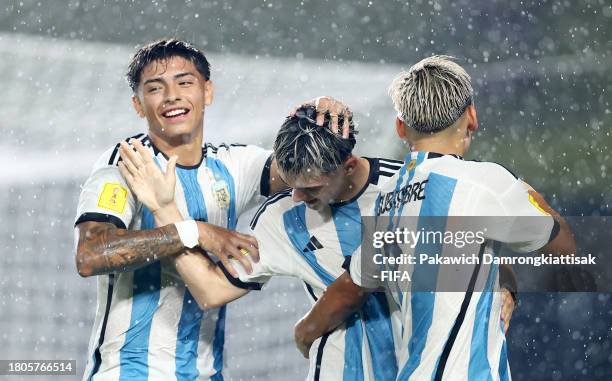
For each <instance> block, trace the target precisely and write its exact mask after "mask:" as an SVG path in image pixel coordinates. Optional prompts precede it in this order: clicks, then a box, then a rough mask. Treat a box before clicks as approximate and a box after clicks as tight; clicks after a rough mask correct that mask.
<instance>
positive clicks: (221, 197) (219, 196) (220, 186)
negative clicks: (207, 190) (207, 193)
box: [212, 180, 230, 209]
mask: <svg viewBox="0 0 612 381" xmlns="http://www.w3.org/2000/svg"><path fill="white" fill-rule="evenodd" d="M212 194H213V197H214V198H215V202H216V203H217V205H218V206H219V208H221V209H228V208H229V205H230V193H229V187H228V186H227V183H226V182H225V181H223V180H219V181H215V182H214V183H213V185H212Z"/></svg>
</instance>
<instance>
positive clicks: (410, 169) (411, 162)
mask: <svg viewBox="0 0 612 381" xmlns="http://www.w3.org/2000/svg"><path fill="white" fill-rule="evenodd" d="M416 162H417V161H416V159H412V160H410V162H409V163H408V166H407V167H406V170H407V171H412V170H413V169H414V167H416Z"/></svg>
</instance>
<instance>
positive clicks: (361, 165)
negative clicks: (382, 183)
mask: <svg viewBox="0 0 612 381" xmlns="http://www.w3.org/2000/svg"><path fill="white" fill-rule="evenodd" d="M369 177H370V162H369V161H368V160H367V159H364V158H362V157H360V158H359V161H358V162H357V165H356V166H355V170H354V172H353V174H352V175H351V176H347V177H346V184H345V189H346V190H345V191H344V192H342V193H341V194H340V196H338V198H339V199H340V200H339V201H340V202H342V201H346V200H350V199H352V198H353V197H355V196H357V194H358V193H359V192H361V190H362V189H363V187H365V186H366V184H367V183H368V178H369Z"/></svg>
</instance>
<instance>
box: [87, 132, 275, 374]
mask: <svg viewBox="0 0 612 381" xmlns="http://www.w3.org/2000/svg"><path fill="white" fill-rule="evenodd" d="M134 138H137V139H139V140H140V141H141V142H142V143H143V144H144V145H145V146H146V147H147V148H148V149H149V150H150V152H151V154H152V156H153V157H154V160H155V161H156V162H157V163H158V164H159V166H160V167H161V168H163V169H164V170H165V168H166V165H167V157H165V155H164V154H163V153H161V152H160V151H159V150H157V149H156V148H155V147H154V146H152V144H151V142H150V140H149V137H148V136H146V135H144V134H140V135H136V136H135V137H134ZM126 141H127V140H126ZM118 147H119V146H118V145H117V146H115V147H113V148H111V149H110V150H108V151H107V152H105V153H104V154H103V155H102V156H101V157H100V159H99V160H98V161H97V163H96V164H95V166H94V168H93V171H92V173H91V174H90V176H89V178H88V179H87V181H86V182H85V185H84V186H83V189H82V192H81V196H80V198H79V204H78V211H77V221H76V224H79V223H81V222H84V221H99V222H110V223H113V224H114V225H116V226H117V227H119V228H122V229H126V228H127V229H130V230H144V229H151V228H154V227H155V223H154V218H153V215H152V214H151V212H150V211H149V210H148V209H147V208H146V207H144V206H143V205H142V204H141V203H140V202H139V201H138V200H137V199H136V198H135V197H134V195H133V194H132V192H131V191H130V189H129V188H128V186H127V185H126V182H125V181H124V179H123V178H122V176H121V174H120V172H119V170H118V167H117V163H118V161H119V160H120V157H119V153H118ZM270 154H271V152H270V151H266V150H263V149H261V148H258V147H254V146H243V145H232V146H227V145H221V146H220V147H218V148H217V147H214V146H212V145H210V144H207V145H206V146H205V147H203V148H202V161H201V163H200V164H198V165H194V166H190V167H186V166H180V165H177V167H176V174H177V185H176V195H175V199H176V203H177V206H178V208H179V210H180V211H181V214H182V215H183V217H185V218H192V219H195V220H199V221H207V222H209V223H212V224H215V225H218V226H223V227H227V228H229V229H234V228H235V227H236V220H237V217H238V216H239V215H240V214H241V213H242V212H243V211H244V210H246V209H247V208H249V207H251V206H252V203H253V202H255V201H258V196H259V195H260V193H261V188H262V186H263V187H264V188H266V187H267V184H268V183H267V181H265V180H266V179H264V181H262V177H266V178H267V175H266V174H263V175H262V173H263V172H264V168H269V165H266V163H268V164H269V161H267V160H269V158H270ZM266 192H267V190H265V189H264V193H266ZM224 327H225V307H222V308H219V309H213V310H207V311H203V310H201V309H200V308H199V307H198V304H197V303H196V301H195V300H194V298H193V297H192V296H191V294H190V293H189V291H188V290H187V289H186V288H185V284H184V282H183V281H182V280H181V278H180V276H179V275H178V273H177V272H176V269H175V268H174V266H173V265H172V264H171V263H170V262H168V261H167V260H161V261H156V262H154V263H152V264H150V265H148V266H145V267H142V268H139V269H137V270H135V271H128V272H118V273H112V274H108V275H101V276H98V306H97V313H96V318H95V322H94V326H93V331H92V335H91V339H90V343H89V356H88V363H87V367H86V370H85V375H84V377H83V379H84V380H94V381H104V380H112V381H116V380H122V381H123V380H130V381H133V380H138V381H145V380H196V379H197V380H209V379H211V380H222V379H223V377H222V375H221V368H222V366H223V358H222V357H223V342H224V329H225V328H224Z"/></svg>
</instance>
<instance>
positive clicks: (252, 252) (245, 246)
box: [241, 241, 259, 262]
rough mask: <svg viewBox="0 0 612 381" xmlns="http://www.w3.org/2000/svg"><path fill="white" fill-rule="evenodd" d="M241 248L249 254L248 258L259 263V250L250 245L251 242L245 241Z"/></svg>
mask: <svg viewBox="0 0 612 381" xmlns="http://www.w3.org/2000/svg"><path fill="white" fill-rule="evenodd" d="M241 248H243V249H245V250H247V251H248V252H249V255H248V256H249V257H250V258H251V260H252V261H253V262H259V248H258V247H256V246H255V245H253V244H252V242H251V241H245V242H244V243H243V244H241Z"/></svg>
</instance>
